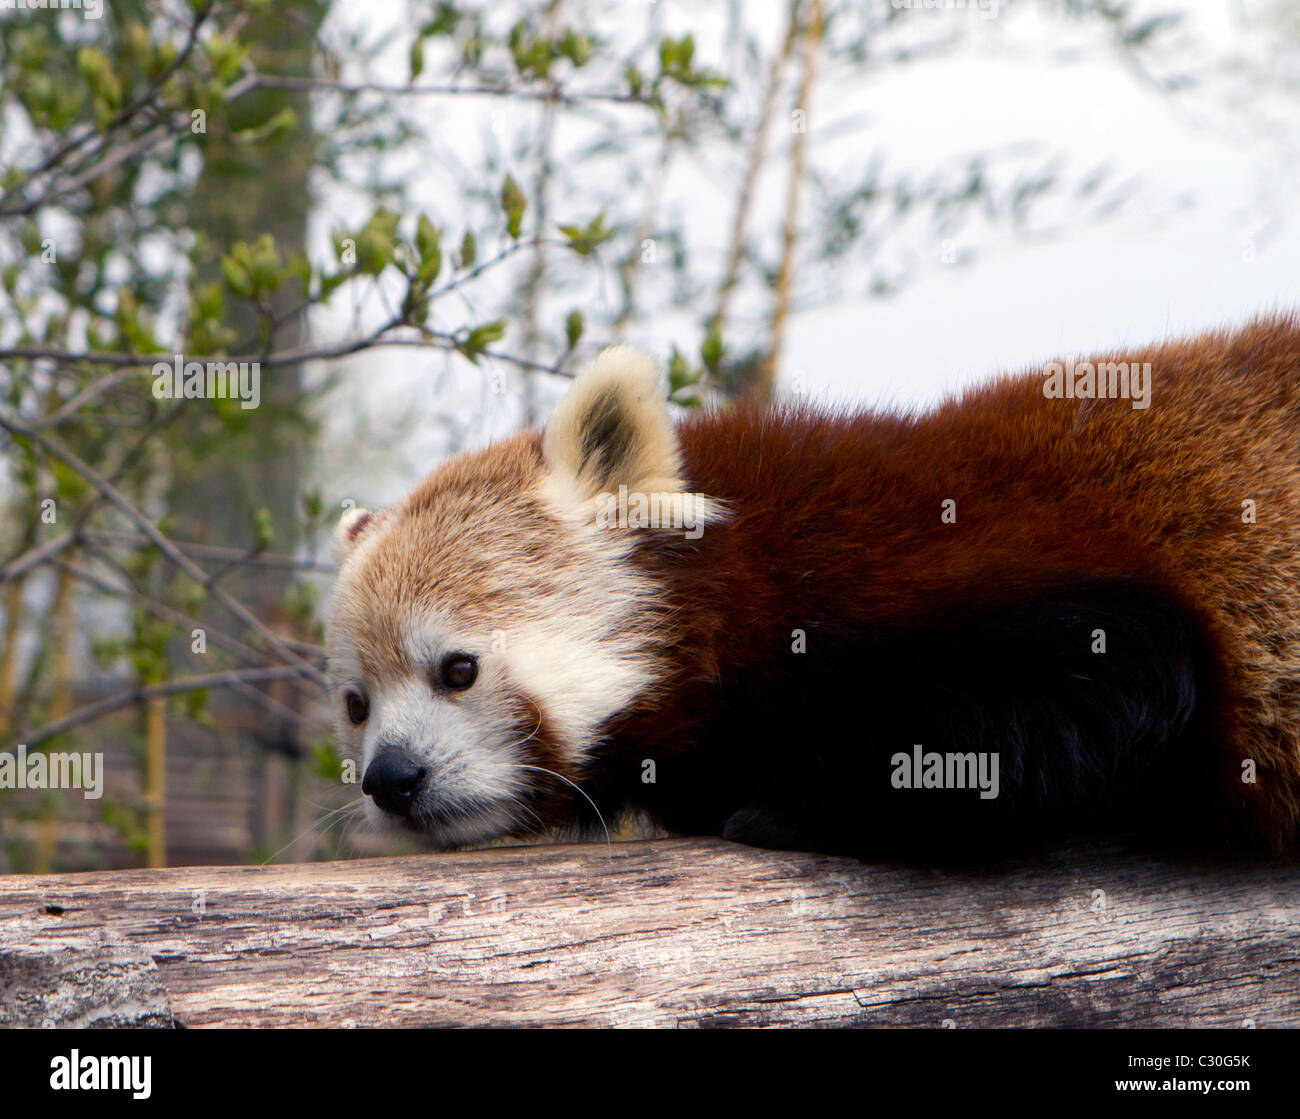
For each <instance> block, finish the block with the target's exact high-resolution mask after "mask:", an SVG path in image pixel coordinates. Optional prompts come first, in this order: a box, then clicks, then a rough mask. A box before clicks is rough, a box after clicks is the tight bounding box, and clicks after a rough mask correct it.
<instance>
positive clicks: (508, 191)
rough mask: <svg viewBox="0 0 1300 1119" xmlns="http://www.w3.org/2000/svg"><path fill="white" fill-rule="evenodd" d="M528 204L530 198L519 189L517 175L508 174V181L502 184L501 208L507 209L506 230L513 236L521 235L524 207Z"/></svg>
mask: <svg viewBox="0 0 1300 1119" xmlns="http://www.w3.org/2000/svg"><path fill="white" fill-rule="evenodd" d="M527 205H528V199H526V198H525V197H524V192H523V191H522V190H520V189H519V184H518V183H517V182H515V177H514V176H513V175H507V176H506V181H505V182H504V183H503V184H502V185H501V209H502V210H504V211H505V215H506V232H507V233H509V234H510V236H511V237H515V238H517V237H518V236H519V231H520V229H521V228H522V227H523V222H524V209H525V208H526V207H527Z"/></svg>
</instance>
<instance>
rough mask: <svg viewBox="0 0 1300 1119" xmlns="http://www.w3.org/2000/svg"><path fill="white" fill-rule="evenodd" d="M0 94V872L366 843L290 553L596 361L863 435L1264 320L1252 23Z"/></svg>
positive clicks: (391, 25)
mask: <svg viewBox="0 0 1300 1119" xmlns="http://www.w3.org/2000/svg"><path fill="white" fill-rule="evenodd" d="M0 83H2V84H0V498H2V506H0V872H27V871H43V870H51V869H54V870H70V869H89V868H100V867H104V868H108V867H122V866H134V865H155V866H157V865H169V864H172V865H175V864H186V863H242V862H265V861H270V860H275V861H289V860H303V859H312V858H336V857H348V856H354V855H359V854H373V853H380V852H384V851H392V850H400V849H401V846H400V844H397V843H395V842H394V841H392V840H390V839H387V838H384V837H382V836H378V835H373V834H368V833H367V832H365V831H364V830H363V829H362V828H361V827H360V825H359V823H358V821H357V818H356V814H355V811H354V810H355V807H356V805H357V803H358V797H359V795H360V794H359V786H358V785H357V783H356V775H355V773H353V772H352V771H351V769H350V767H349V766H348V765H347V764H346V759H341V758H339V757H338V756H337V754H336V753H335V750H334V747H333V744H332V738H331V732H330V715H331V712H330V708H329V705H328V704H327V703H326V702H325V701H326V696H325V693H324V691H323V689H322V687H321V671H322V669H323V666H324V662H323V658H322V652H321V643H322V633H321V618H322V614H323V608H324V604H325V602H326V600H327V596H328V589H329V572H330V568H331V564H330V557H329V548H328V536H329V530H330V528H331V526H332V524H333V522H334V521H335V520H336V519H337V517H338V516H339V514H340V513H341V512H342V511H343V510H345V509H347V508H348V507H350V505H353V504H359V505H367V506H374V505H381V504H384V503H385V502H388V501H391V500H393V499H395V498H396V497H398V496H399V495H400V494H401V493H402V492H403V491H404V490H405V489H406V488H407V487H408V486H409V485H410V484H411V483H412V482H414V481H415V480H416V479H418V478H419V477H420V476H421V475H422V474H423V473H424V472H426V471H427V470H428V469H429V468H430V467H431V466H432V465H433V464H434V463H436V462H437V461H438V460H439V459H441V458H442V457H444V456H446V455H448V454H450V453H453V452H455V451H456V450H458V449H461V448H464V447H470V446H475V445H479V444H482V443H484V442H486V441H488V440H490V439H492V438H494V437H496V436H499V435H502V434H505V433H507V432H510V431H513V430H516V429H517V428H519V427H520V426H523V425H528V424H536V423H539V422H541V421H542V420H543V419H544V418H545V416H546V414H547V412H548V411H549V409H550V407H551V406H552V405H553V404H554V402H555V401H556V400H557V399H558V398H559V396H560V395H561V394H562V393H563V391H564V388H565V385H566V384H567V382H568V379H569V378H570V377H571V376H572V375H573V374H574V372H576V370H577V369H578V368H579V367H580V366H581V364H582V363H583V362H584V361H585V360H586V359H587V358H588V357H590V356H591V355H592V354H594V353H595V352H596V351H597V350H598V349H599V348H600V347H601V346H603V345H606V344H608V343H610V342H613V341H620V340H622V341H630V342H635V343H637V344H639V345H641V346H643V347H644V348H646V349H648V350H649V351H650V352H652V353H653V354H655V355H656V356H657V357H658V358H659V360H660V361H661V363H662V364H663V366H664V368H665V370H666V374H667V391H669V393H670V398H671V400H672V401H673V404H674V406H675V407H678V408H680V409H683V410H685V409H690V408H696V407H702V406H713V405H716V406H725V405H726V402H727V401H728V400H730V399H734V398H735V397H737V396H739V395H742V394H751V395H757V396H760V397H770V398H773V399H785V398H795V399H803V400H808V399H812V400H817V401H823V402H827V403H833V404H854V405H865V406H876V407H894V408H905V409H906V408H920V407H924V406H926V405H927V404H929V403H931V402H933V401H934V400H936V399H937V398H939V397H940V396H942V395H943V394H945V393H948V392H951V391H954V390H956V389H959V388H961V387H962V386H964V385H968V384H971V383H973V382H975V381H978V380H979V379H981V378H984V377H988V376H990V375H992V374H994V373H997V372H1002V371H1008V370H1015V369H1018V368H1022V367H1026V366H1030V365H1033V364H1036V363H1040V362H1043V361H1046V360H1051V359H1054V358H1064V357H1068V356H1074V355H1080V354H1086V353H1090V352H1096V351H1100V350H1105V349H1113V348H1116V347H1122V346H1125V345H1128V344H1137V343H1145V342H1148V341H1151V340H1153V339H1158V338H1163V337H1168V336H1170V335H1175V334H1180V333H1185V332H1194V331H1201V330H1205V329H1210V328H1215V327H1219V326H1223V325H1229V324H1233V323H1240V322H1242V321H1245V320H1247V319H1249V318H1250V317H1252V316H1253V315H1255V314H1258V313H1261V312H1266V311H1269V310H1273V309H1278V308H1294V307H1296V306H1298V305H1300V267H1297V261H1300V191H1298V190H1297V170H1298V167H1297V163H1298V161H1300V127H1298V125H1300V4H1297V3H1296V2H1295V0H1195V2H1191V0H1184V2H1181V3H1176V2H1173V0H1151V2H1139V0H969V2H958V0H950V2H944V0H916V2H914V3H911V2H909V3H904V2H901V0H856V2H850V0H749V2H747V3H744V4H742V3H740V2H739V0H695V2H693V3H680V2H677V0H624V2H620V3H601V2H586V0H549V2H532V3H525V2H496V3H481V2H479V3H475V2H469V0H465V2H455V3H444V2H438V3H431V2H428V0H413V2H409V3H406V2H398V0H393V2H390V3H386V4H354V3H343V2H341V0H277V2H275V3H257V2H253V0H249V2H244V3H236V2H230V3H225V2H220V0H211V2H209V0H193V2H181V0H111V2H109V0H80V2H74V0H63V8H62V10H52V8H46V7H36V6H32V7H28V6H27V4H25V3H23V0H15V3H14V4H13V5H12V6H10V5H6V6H5V7H4V8H2V9H0ZM176 360H180V361H182V362H189V361H196V360H197V361H200V362H207V361H209V360H230V361H244V362H246V363H253V362H256V363H257V366H258V370H259V375H260V401H259V403H258V406H257V407H256V408H244V407H241V403H240V401H238V400H231V399H225V400H221V399H216V400H211V399H194V400H171V399H166V398H165V397H163V398H159V396H157V395H156V394H155V392H154V388H155V385H156V377H155V374H154V372H153V367H154V366H155V364H156V363H159V362H165V363H168V364H170V363H172V362H174V361H176ZM20 746H21V747H22V748H23V756H24V757H27V758H30V756H31V755H32V754H35V753H36V752H44V753H45V754H47V755H57V754H67V753H78V754H92V755H96V756H100V757H102V762H103V786H102V795H100V796H98V797H88V796H86V795H84V792H85V791H84V790H81V789H35V788H27V789H21V788H11V787H4V780H3V778H4V772H5V771H4V758H5V756H6V755H7V756H9V757H10V759H11V767H16V766H17V761H18V758H19V747H20Z"/></svg>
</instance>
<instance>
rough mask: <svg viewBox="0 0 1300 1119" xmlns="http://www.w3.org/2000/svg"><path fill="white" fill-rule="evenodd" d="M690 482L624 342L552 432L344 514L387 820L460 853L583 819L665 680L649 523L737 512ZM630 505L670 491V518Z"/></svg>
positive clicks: (336, 609)
mask: <svg viewBox="0 0 1300 1119" xmlns="http://www.w3.org/2000/svg"><path fill="white" fill-rule="evenodd" d="M683 488H684V487H683V482H682V479H681V455H680V450H679V447H678V443H677V438H676V434H675V432H674V430H673V427H672V424H671V422H670V420H669V417H668V414H667V410H666V405H665V403H664V400H663V397H662V394H661V392H660V390H659V386H658V376H657V373H656V370H655V367H654V364H653V363H652V361H651V360H650V359H649V358H648V357H646V356H645V355H644V354H642V353H640V352H638V351H636V350H632V349H630V348H628V347H616V348H613V349H609V350H606V351H604V352H603V353H602V354H601V355H600V356H599V357H598V358H597V359H596V360H595V361H594V362H593V363H592V364H591V365H590V366H589V367H588V368H587V369H586V370H585V371H584V372H583V374H582V375H581V376H580V377H579V378H578V379H577V380H576V381H575V382H574V384H573V387H572V388H571V390H570V391H569V393H568V395H567V396H566V397H565V398H564V400H563V401H562V402H561V403H560V405H559V406H558V407H557V408H556V410H555V413H554V415H553V416H552V417H551V419H550V422H549V423H548V424H547V426H546V429H545V432H544V433H543V434H541V435H540V436H539V435H538V433H536V432H528V433H524V434H521V435H517V436H515V437H513V438H511V439H507V440H504V441H502V442H499V443H497V444H494V445H492V446H490V447H488V448H486V449H484V450H481V451H475V452H470V453H467V454H462V455H459V456H457V457H456V458H453V459H451V460H449V461H448V462H446V463H444V464H443V465H441V466H440V467H438V468H437V469H436V470H434V471H433V473H432V474H430V475H429V476H428V477H427V478H426V479H425V480H424V481H423V482H422V483H420V485H419V486H417V487H416V488H415V489H414V490H413V491H412V492H411V493H410V494H409V495H407V497H406V498H405V499H404V500H403V501H401V502H399V503H398V504H396V505H394V506H392V507H390V508H387V509H383V510H380V511H378V512H376V513H369V512H367V511H365V510H361V509H353V510H351V511H350V512H349V513H347V514H345V515H344V517H343V518H342V519H341V520H340V522H339V525H338V529H337V531H336V534H335V535H336V545H337V549H338V552H339V557H340V563H341V566H340V570H339V576H338V582H337V585H336V587H335V590H334V596H333V602H332V606H331V617H330V625H329V636H328V646H329V657H330V676H331V681H332V690H333V702H334V704H335V707H336V709H337V716H338V720H339V727H340V733H341V737H342V739H343V742H344V743H345V745H346V746H347V747H348V748H349V750H350V752H351V753H352V754H353V755H354V756H356V757H357V758H359V760H360V763H361V766H362V773H363V779H362V788H363V791H364V792H365V793H367V794H368V795H369V796H370V798H371V801H372V803H371V805H370V807H369V808H368V811H370V812H371V814H372V818H380V817H383V816H384V815H388V816H390V817H393V818H396V819H400V820H402V821H404V822H405V823H407V824H408V825H410V826H412V827H415V828H416V829H418V830H420V831H422V832H425V833H427V834H428V835H430V836H431V837H433V839H434V840H435V841H436V842H439V843H441V844H443V845H456V844H463V843H470V842H477V841H481V840H484V839H487V838H490V837H493V836H497V835H502V834H515V833H520V832H525V831H530V830H534V829H535V828H536V827H537V826H538V825H540V824H550V823H553V822H556V821H557V820H561V819H564V818H565V817H566V815H567V814H568V806H569V804H570V802H571V798H577V797H579V795H580V794H578V793H577V792H576V791H574V789H573V788H572V787H571V786H570V785H569V784H568V782H574V783H576V784H579V785H580V784H581V781H582V775H583V772H584V768H585V767H586V765H587V764H588V763H589V762H590V760H591V754H592V750H593V747H594V746H595V745H596V742H597V740H598V737H599V732H600V728H601V726H602V725H603V724H604V723H605V722H606V721H607V720H608V719H610V718H611V717H612V716H614V715H616V714H617V713H619V712H620V711H622V710H624V709H626V708H627V707H628V706H629V705H631V704H632V703H634V702H635V701H636V700H637V699H638V697H641V696H642V695H644V693H645V692H646V690H647V689H648V688H650V687H651V686H652V684H653V683H654V681H655V679H656V677H657V676H659V675H661V674H662V671H663V660H662V658H663V656H664V653H663V647H664V643H665V634H666V629H665V627H666V625H667V621H666V619H665V616H664V604H663V601H662V599H663V595H662V588H661V587H659V586H657V585H656V582H655V580H654V578H653V577H652V576H651V575H649V574H648V572H647V571H646V569H645V568H644V567H643V566H642V565H639V564H637V563H635V562H634V561H633V558H632V556H633V551H634V549H635V548H636V546H637V544H638V542H639V541H640V540H642V539H644V538H643V537H642V536H641V534H640V533H639V532H638V531H637V530H638V529H639V528H645V529H646V530H647V531H649V532H651V533H661V532H665V531H667V532H673V533H675V534H677V535H678V536H682V535H685V536H688V537H693V535H697V534H698V532H699V530H700V529H701V528H702V527H703V525H704V524H705V523H707V522H709V521H712V520H714V519H716V518H717V517H718V515H719V508H718V506H717V505H716V503H713V502H711V501H710V500H709V499H707V498H705V497H704V496H703V495H697V494H687V493H683ZM620 494H621V495H623V497H624V500H623V502H622V504H621V505H620V503H619V495H620ZM627 495H632V503H633V506H635V505H636V500H635V499H636V496H637V495H652V496H653V497H654V498H655V499H656V500H655V508H656V509H657V510H658V512H659V516H658V518H657V519H656V518H652V519H656V523H655V524H651V525H646V524H644V523H643V522H644V520H645V518H644V517H643V518H641V521H638V520H637V518H635V517H633V518H631V519H629V518H627V517H626V516H624V515H622V514H623V512H624V511H625V510H626V508H627V506H628V502H627ZM674 518H675V519H676V521H677V523H675V524H674V523H672V521H673V519H674ZM665 520H667V521H668V523H664V522H665ZM574 815H575V816H576V815H578V813H576V812H575V813H574Z"/></svg>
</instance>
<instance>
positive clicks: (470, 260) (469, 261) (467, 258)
mask: <svg viewBox="0 0 1300 1119" xmlns="http://www.w3.org/2000/svg"><path fill="white" fill-rule="evenodd" d="M477 256H478V242H477V241H476V240H475V239H474V234H473V233H471V232H470V231H469V230H468V229H467V230H465V239H464V240H463V241H461V243H460V267H462V268H473V267H474V261H475V259H476V258H477Z"/></svg>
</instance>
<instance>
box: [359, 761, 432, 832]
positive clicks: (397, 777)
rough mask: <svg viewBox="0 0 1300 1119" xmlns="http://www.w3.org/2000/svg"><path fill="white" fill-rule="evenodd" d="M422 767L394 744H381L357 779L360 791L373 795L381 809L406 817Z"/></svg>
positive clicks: (409, 811)
mask: <svg viewBox="0 0 1300 1119" xmlns="http://www.w3.org/2000/svg"><path fill="white" fill-rule="evenodd" d="M425 772H426V771H425V768H424V766H422V765H420V764H419V763H418V762H417V761H416V760H415V759H414V758H413V757H411V755H410V754H408V753H407V752H406V751H405V750H403V749H401V748H400V747H398V746H381V747H380V749H379V753H377V754H376V755H375V756H374V758H373V759H371V762H370V764H369V765H368V766H366V772H365V776H364V777H362V778H361V791H362V792H363V793H365V794H366V795H367V796H370V797H373V798H374V802H375V803H376V804H377V805H379V807H380V808H382V809H383V810H384V811H385V812H391V813H393V814H394V815H395V816H409V815H410V814H411V803H412V801H413V800H414V799H415V793H416V790H417V789H418V788H419V787H420V783H421V782H422V781H423V780H424V775H425Z"/></svg>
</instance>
